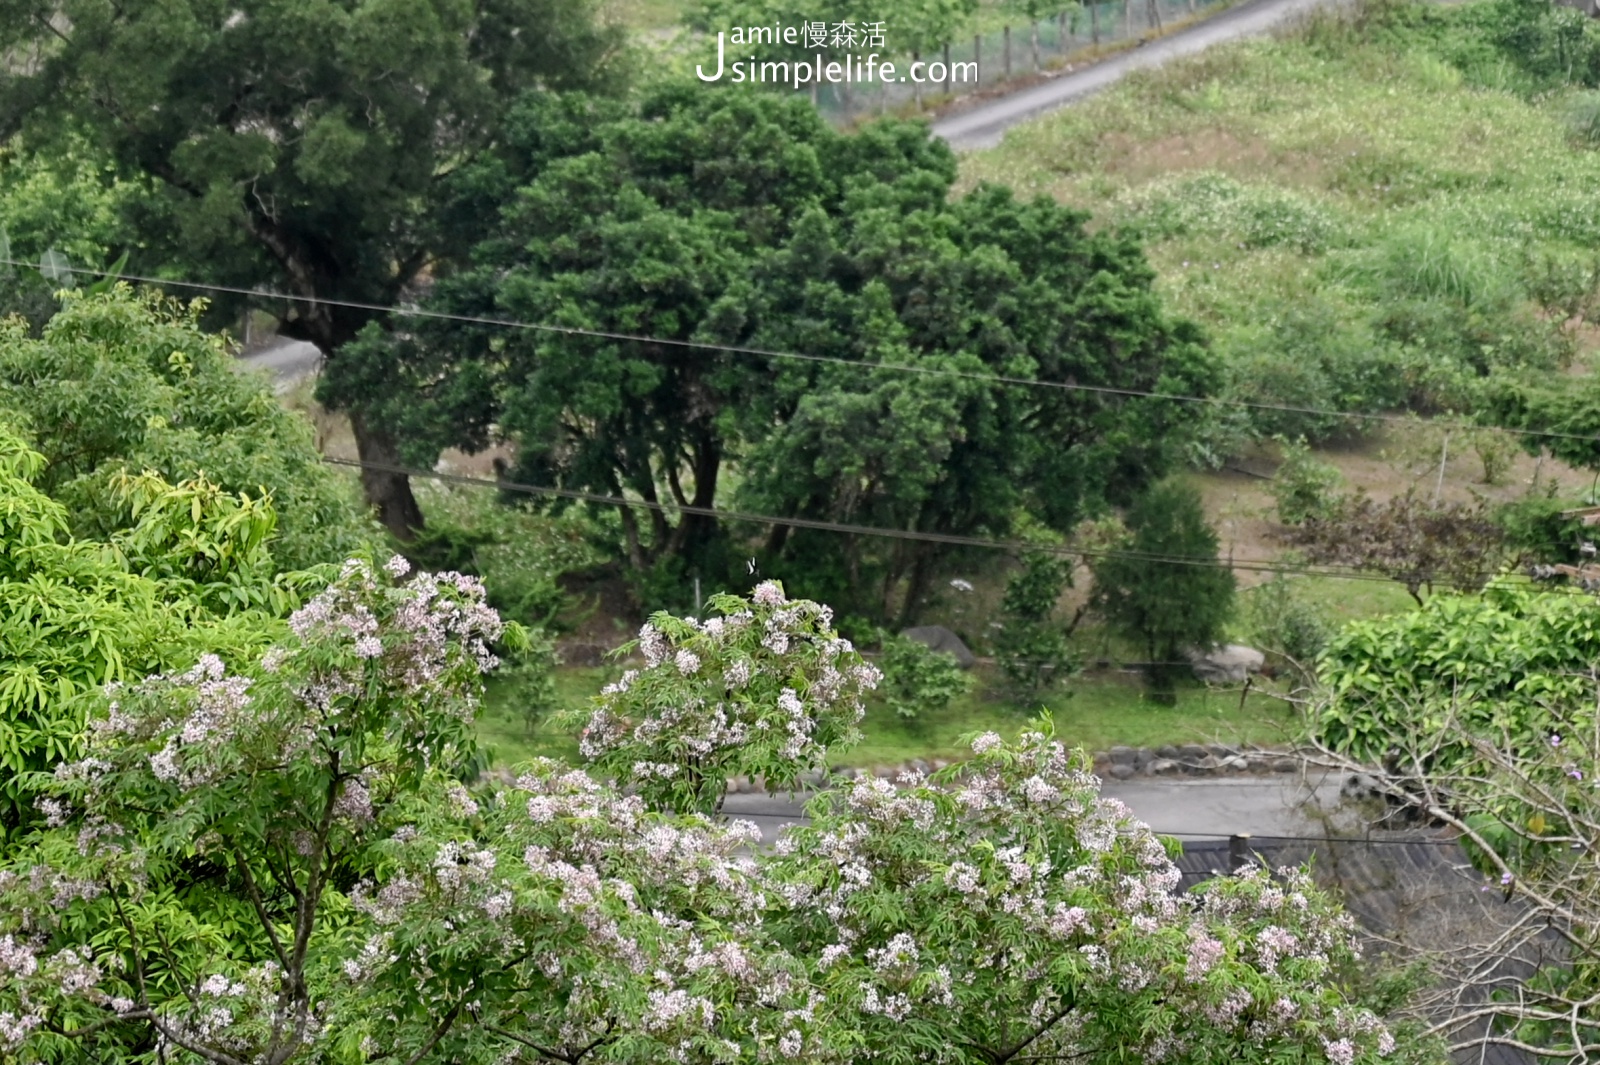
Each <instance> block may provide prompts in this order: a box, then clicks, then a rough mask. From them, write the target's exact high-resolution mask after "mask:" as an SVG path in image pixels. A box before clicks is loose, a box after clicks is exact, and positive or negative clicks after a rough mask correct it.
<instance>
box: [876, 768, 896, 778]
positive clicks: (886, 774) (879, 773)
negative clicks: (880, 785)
mask: <svg viewBox="0 0 1600 1065" xmlns="http://www.w3.org/2000/svg"><path fill="white" fill-rule="evenodd" d="M872 775H873V776H875V777H877V778H878V779H879V780H893V779H894V770H893V769H890V768H889V767H888V766H886V765H875V766H873V767H872Z"/></svg>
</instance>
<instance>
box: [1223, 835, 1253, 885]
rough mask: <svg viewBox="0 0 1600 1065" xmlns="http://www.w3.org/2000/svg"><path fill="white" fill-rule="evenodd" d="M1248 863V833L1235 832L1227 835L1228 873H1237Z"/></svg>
mask: <svg viewBox="0 0 1600 1065" xmlns="http://www.w3.org/2000/svg"><path fill="white" fill-rule="evenodd" d="M1249 864H1250V833H1248V832H1235V833H1234V834H1233V835H1231V836H1229V837H1228V873H1229V874H1230V875H1232V874H1233V873H1237V872H1238V871H1239V870H1240V868H1241V867H1243V866H1246V865H1249Z"/></svg>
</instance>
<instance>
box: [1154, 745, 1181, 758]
mask: <svg viewBox="0 0 1600 1065" xmlns="http://www.w3.org/2000/svg"><path fill="white" fill-rule="evenodd" d="M1178 756H1179V753H1178V748H1176V747H1174V746H1172V744H1170V743H1166V744H1162V745H1161V746H1160V747H1157V748H1156V757H1157V758H1166V759H1169V760H1171V759H1175V758H1177V757H1178Z"/></svg>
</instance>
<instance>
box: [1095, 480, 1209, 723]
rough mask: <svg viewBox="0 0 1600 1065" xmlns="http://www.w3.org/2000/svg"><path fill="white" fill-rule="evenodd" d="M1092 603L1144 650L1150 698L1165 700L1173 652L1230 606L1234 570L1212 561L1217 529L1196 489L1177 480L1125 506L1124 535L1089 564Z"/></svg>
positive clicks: (1194, 641)
mask: <svg viewBox="0 0 1600 1065" xmlns="http://www.w3.org/2000/svg"><path fill="white" fill-rule="evenodd" d="M1092 568H1093V570H1094V598H1093V605H1094V607H1095V610H1096V611H1097V612H1098V613H1099V614H1100V616H1101V617H1103V618H1105V620H1106V621H1107V622H1109V623H1110V624H1111V625H1112V626H1113V627H1114V628H1116V629H1118V630H1120V631H1121V632H1122V633H1123V634H1124V635H1125V636H1127V637H1128V638H1129V639H1130V640H1133V641H1135V642H1136V643H1138V644H1139V645H1140V646H1142V647H1143V648H1144V650H1145V652H1146V654H1148V655H1149V664H1148V671H1149V672H1148V675H1149V678H1150V687H1151V697H1152V698H1153V699H1154V700H1155V701H1157V702H1161V703H1165V704H1168V705H1171V704H1172V703H1174V702H1176V701H1177V693H1176V690H1175V684H1176V678H1177V675H1178V672H1179V667H1178V665H1177V663H1178V661H1179V656H1180V655H1181V654H1182V652H1183V651H1184V650H1185V649H1186V648H1188V647H1190V646H1200V647H1206V646H1209V645H1211V644H1213V643H1215V642H1216V641H1217V639H1218V638H1219V637H1220V636H1221V635H1222V627H1223V625H1225V624H1226V623H1227V621H1228V618H1229V617H1230V616H1231V614H1232V612H1233V592H1234V581H1233V573H1232V572H1231V571H1230V570H1228V569H1226V568H1224V567H1223V566H1222V565H1221V564H1220V563H1219V561H1218V559H1217V534H1216V533H1215V532H1214V531H1213V530H1212V528H1211V526H1210V525H1208V524H1207V523H1206V518H1205V512H1204V510H1203V509H1202V508H1201V506H1200V493H1199V492H1197V491H1196V490H1195V489H1194V488H1192V487H1190V486H1188V485H1186V484H1182V483H1180V482H1177V481H1167V482H1164V483H1162V484H1159V485H1157V486H1155V487H1154V488H1152V489H1151V490H1150V491H1149V492H1147V493H1146V494H1145V495H1144V496H1143V497H1142V498H1141V499H1140V500H1139V501H1138V502H1137V503H1135V504H1134V506H1133V509H1132V510H1130V511H1129V512H1128V537H1127V539H1126V540H1124V541H1123V542H1122V543H1121V544H1119V545H1118V546H1117V548H1116V549H1115V550H1113V551H1112V552H1110V553H1109V554H1107V555H1106V556H1105V557H1103V558H1101V559H1100V560H1099V561H1097V562H1095V563H1094V564H1093V566H1092Z"/></svg>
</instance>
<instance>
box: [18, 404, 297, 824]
mask: <svg viewBox="0 0 1600 1065" xmlns="http://www.w3.org/2000/svg"><path fill="white" fill-rule="evenodd" d="M45 470H46V465H45V460H44V457H43V456H42V455H40V454H39V453H38V452H36V451H32V450H30V449H29V448H27V447H26V446H25V444H24V443H23V442H22V440H21V439H20V438H18V437H17V436H16V435H15V434H14V433H13V432H12V431H11V430H9V429H8V428H6V426H5V424H4V422H3V421H0V768H3V770H4V771H3V772H0V835H8V834H10V833H12V832H14V831H15V830H16V829H17V828H18V826H20V825H22V824H24V823H25V822H26V821H27V820H28V819H29V818H30V816H31V815H32V812H33V811H32V803H31V801H30V800H29V798H28V795H29V789H28V788H27V787H26V786H25V785H24V776H25V774H26V773H29V772H33V771H39V770H43V769H45V768H47V767H48V766H51V765H55V764H57V763H59V762H61V761H63V760H64V759H68V758H71V757H75V756H76V755H77V754H78V753H80V751H79V745H80V743H81V741H82V738H83V733H84V725H85V720H86V717H85V715H86V713H87V706H86V704H85V702H84V697H85V696H87V695H89V694H90V693H93V692H95V691H97V690H98V689H99V688H100V686H101V685H104V684H107V683H112V682H116V681H120V680H124V679H128V678H132V677H139V676H142V675H144V674H147V673H151V672H157V671H160V670H162V669H166V668H169V667H173V666H179V665H187V664H189V663H191V662H193V660H194V659H195V657H196V656H198V655H199V654H200V653H201V652H202V651H211V652H215V653H220V654H223V655H226V656H228V657H229V658H233V657H236V656H237V655H240V654H244V653H246V652H248V651H250V650H252V649H254V650H257V651H259V649H260V648H261V647H263V646H265V644H266V643H267V642H269V641H270V640H271V639H272V638H273V636H274V634H275V632H276V629H275V624H276V622H275V620H274V619H278V618H281V617H282V616H283V615H284V614H286V613H287V612H288V610H289V609H290V608H291V607H292V606H294V605H295V604H296V603H298V601H299V595H300V590H301V589H302V588H304V587H305V582H306V581H307V580H308V579H314V578H315V574H310V573H280V572H279V568H278V566H277V564H276V563H275V562H274V560H273V559H272V557H271V555H270V553H269V552H268V550H267V544H268V543H269V541H270V537H271V535H272V532H273V529H274V525H275V523H276V515H275V513H274V512H273V510H272V507H271V504H270V502H269V501H268V500H267V499H265V498H261V497H257V498H251V497H250V496H246V495H238V496H234V495H230V494H228V493H226V492H224V491H222V490H221V489H219V488H218V487H217V486H216V485H214V484H212V483H210V482H207V481H205V480H203V479H197V480H190V481H185V482H182V483H180V484H176V485H173V484H168V483H167V482H165V481H163V480H161V479H160V478H159V477H157V476H155V475H153V474H145V475H142V476H138V477H132V476H127V475H124V476H121V477H118V478H114V479H112V481H111V482H110V483H109V484H107V485H106V486H105V489H106V492H107V494H108V496H109V497H110V498H109V499H108V501H107V503H106V504H105V506H106V508H107V509H108V510H111V509H121V510H122V511H123V512H124V513H126V514H127V515H128V516H129V520H128V522H127V524H126V525H125V526H123V527H122V528H121V529H119V530H118V531H116V532H115V533H114V534H113V535H112V536H111V538H110V539H109V540H108V541H95V540H83V539H74V538H72V536H71V535H70V531H69V520H68V512H67V509H66V508H65V507H64V506H62V505H61V504H60V503H58V502H56V501H54V500H52V499H50V498H48V497H47V496H46V495H45V494H44V493H43V492H41V491H40V490H39V488H38V487H37V486H36V484H35V482H36V481H37V480H39V479H40V478H41V476H42V475H43V473H44V471H45Z"/></svg>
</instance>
